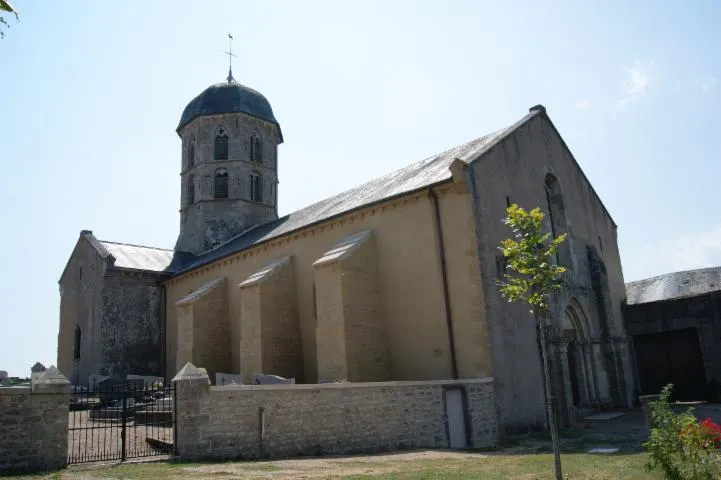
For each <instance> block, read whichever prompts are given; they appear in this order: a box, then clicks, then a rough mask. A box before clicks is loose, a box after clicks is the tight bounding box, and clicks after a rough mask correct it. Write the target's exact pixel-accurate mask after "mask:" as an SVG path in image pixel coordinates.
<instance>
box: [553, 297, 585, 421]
mask: <svg viewBox="0 0 721 480" xmlns="http://www.w3.org/2000/svg"><path fill="white" fill-rule="evenodd" d="M561 330H562V341H561V351H560V352H559V353H560V355H559V357H560V358H559V360H560V362H561V376H562V378H561V379H560V380H561V382H560V383H561V385H560V387H561V388H560V389H561V392H559V393H560V396H561V398H562V399H563V401H564V402H563V403H565V406H566V409H567V411H568V417H569V419H572V418H574V417H575V415H576V413H577V412H578V411H579V410H583V409H585V408H589V407H590V406H591V404H592V403H593V401H592V399H593V372H592V370H593V369H592V366H591V362H592V358H593V355H592V352H591V351H590V343H589V332H588V323H587V321H586V318H585V316H584V315H583V311H582V310H581V308H580V306H579V305H578V303H576V302H575V301H573V300H572V301H571V302H569V304H568V305H567V306H566V308H565V309H564V311H563V318H562V323H561Z"/></svg>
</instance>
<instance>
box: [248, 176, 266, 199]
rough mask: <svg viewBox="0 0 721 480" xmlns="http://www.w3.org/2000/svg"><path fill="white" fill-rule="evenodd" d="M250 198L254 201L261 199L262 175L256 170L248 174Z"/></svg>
mask: <svg viewBox="0 0 721 480" xmlns="http://www.w3.org/2000/svg"><path fill="white" fill-rule="evenodd" d="M250 199H251V200H253V201H254V202H262V201H263V177H261V176H260V173H258V172H253V173H251V174H250Z"/></svg>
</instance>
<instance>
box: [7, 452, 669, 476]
mask: <svg viewBox="0 0 721 480" xmlns="http://www.w3.org/2000/svg"><path fill="white" fill-rule="evenodd" d="M647 458H648V457H647V455H646V454H645V453H632V454H627V455H618V454H613V455H591V454H580V453H579V454H574V453H568V454H564V455H563V456H562V462H563V470H564V474H567V475H568V477H567V478H569V479H574V480H652V479H655V480H658V479H660V478H661V476H660V474H657V473H654V474H649V473H646V472H645V471H644V469H643V466H644V464H645V463H646V460H647ZM275 473H278V474H279V475H278V476H276V475H275ZM296 476H297V477H303V478H313V479H347V480H371V479H384V480H431V479H444V480H466V479H468V480H470V479H479V478H483V479H487V480H505V479H514V480H543V479H552V478H553V457H552V455H550V454H546V453H543V454H528V455H503V454H491V455H488V456H485V455H479V454H473V453H469V454H466V455H464V456H463V457H458V456H453V457H446V458H443V457H442V458H437V459H422V460H420V459H404V456H403V455H398V456H387V457H382V458H379V457H373V456H370V457H357V458H354V459H352V460H344V461H341V460H337V459H336V460H334V459H330V458H328V459H320V460H315V459H306V460H299V461H296V462H293V463H292V464H286V463H283V462H260V463H255V462H224V463H207V464H197V463H194V464H189V463H136V464H124V465H114V466H83V467H69V468H67V469H65V470H62V471H60V472H55V473H53V474H50V475H48V476H22V477H15V478H22V479H40V478H43V479H50V478H52V479H61V480H72V479H76V480H81V479H82V480H92V479H106V478H110V479H129V480H132V479H177V480H192V479H201V478H214V479H221V478H222V479H235V478H241V479H261V478H263V479H273V478H294V477H296ZM9 478H13V477H9Z"/></svg>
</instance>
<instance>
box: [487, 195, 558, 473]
mask: <svg viewBox="0 0 721 480" xmlns="http://www.w3.org/2000/svg"><path fill="white" fill-rule="evenodd" d="M506 214H507V216H506V218H505V219H504V220H503V223H505V224H506V225H508V226H509V227H510V228H511V231H512V233H513V237H512V238H507V239H505V240H503V241H502V242H501V246H500V247H499V249H500V250H501V251H502V252H503V256H504V257H505V260H506V269H505V272H504V274H503V279H502V280H501V281H499V282H498V285H499V287H500V290H501V295H503V297H504V298H505V299H506V300H508V301H509V302H522V303H525V304H526V305H527V307H528V310H529V311H530V312H531V314H532V315H533V316H534V318H535V320H536V326H537V329H538V332H539V341H540V343H541V357H542V361H543V376H544V384H545V386H546V406H547V410H548V426H549V429H550V431H551V441H552V443H553V456H554V461H555V466H556V479H557V480H562V478H563V475H562V473H561V452H560V446H559V442H558V424H557V421H556V415H555V410H554V409H555V405H554V403H555V402H554V401H553V398H554V397H553V392H552V387H551V375H550V371H549V370H550V369H549V362H548V351H547V348H546V327H547V323H548V322H547V319H548V311H549V306H550V298H551V293H552V292H553V291H554V290H556V289H559V288H560V287H561V285H562V282H561V281H560V279H559V278H560V276H561V274H562V273H563V272H565V271H566V269H565V268H563V267H562V266H559V265H556V264H555V263H554V262H553V259H554V258H555V256H556V253H557V252H558V247H559V245H560V244H561V243H563V241H564V240H565V239H566V234H565V233H564V234H562V235H558V236H557V237H556V238H551V234H550V233H543V217H544V215H543V213H542V212H541V210H540V209H539V208H534V209H533V210H531V211H529V212H527V211H525V210H524V209H523V208H521V207H519V206H518V205H516V204H515V203H514V204H513V205H511V206H510V207H508V208H507V209H506Z"/></svg>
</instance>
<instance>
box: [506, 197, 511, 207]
mask: <svg viewBox="0 0 721 480" xmlns="http://www.w3.org/2000/svg"><path fill="white" fill-rule="evenodd" d="M510 206H511V197H506V207H510Z"/></svg>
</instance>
